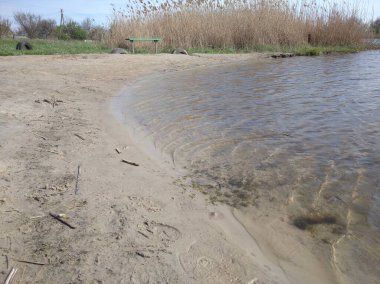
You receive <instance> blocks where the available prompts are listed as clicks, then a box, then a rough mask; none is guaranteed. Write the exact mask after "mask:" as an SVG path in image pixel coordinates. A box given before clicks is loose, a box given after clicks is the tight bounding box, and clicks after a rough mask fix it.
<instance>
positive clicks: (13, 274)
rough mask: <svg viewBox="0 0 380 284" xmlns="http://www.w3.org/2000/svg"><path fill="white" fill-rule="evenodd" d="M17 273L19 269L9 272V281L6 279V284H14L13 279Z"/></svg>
mask: <svg viewBox="0 0 380 284" xmlns="http://www.w3.org/2000/svg"><path fill="white" fill-rule="evenodd" d="M16 272H17V268H14V267H13V268H12V270H11V272H9V274H8V276H7V279H5V282H4V284H10V283H11V282H12V280H13V278H14V277H15V275H16Z"/></svg>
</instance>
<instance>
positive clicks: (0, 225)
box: [0, 54, 335, 283]
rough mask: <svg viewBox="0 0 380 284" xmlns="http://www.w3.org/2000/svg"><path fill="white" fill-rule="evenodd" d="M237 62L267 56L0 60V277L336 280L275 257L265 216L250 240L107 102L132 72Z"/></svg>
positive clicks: (308, 259)
mask: <svg viewBox="0 0 380 284" xmlns="http://www.w3.org/2000/svg"><path fill="white" fill-rule="evenodd" d="M248 59H249V60H255V59H257V60H270V59H265V58H264V56H263V55H260V54H250V55H214V56H212V55H209V56H206V55H202V56H183V55H162V54H159V55H67V56H18V57H2V58H0V74H1V76H0V86H1V88H0V101H1V103H0V215H1V218H0V272H1V273H2V274H1V275H3V276H1V277H0V279H2V278H4V280H5V278H6V276H7V275H8V273H9V272H10V271H11V269H12V268H13V267H15V268H17V269H18V273H16V275H15V278H14V281H16V282H17V281H19V282H18V283H53V282H54V283H148V282H151V283H161V282H165V283H335V279H334V277H333V273H332V272H331V271H330V270H329V269H326V270H324V269H325V267H324V266H323V265H320V263H319V262H318V261H317V259H315V258H314V257H313V256H312V255H309V254H307V253H303V254H300V253H294V252H293V255H294V254H295V255H296V257H295V259H297V261H302V262H303V263H309V264H310V265H304V267H305V269H308V271H297V268H295V267H299V266H296V265H294V264H292V263H291V260H292V256H291V255H290V256H289V260H287V259H285V258H286V255H285V256H284V253H285V251H286V250H285V248H284V246H286V243H285V244H282V242H283V241H284V240H285V239H286V240H288V241H289V240H292V238H293V236H292V235H291V232H293V231H292V230H289V231H285V228H286V226H285V225H281V230H282V231H281V232H283V234H281V235H280V234H278V233H277V234H272V235H271V242H270V243H271V244H273V243H274V239H273V238H275V237H276V238H278V240H277V243H278V248H274V250H273V248H272V247H269V246H267V245H266V244H267V243H266V241H265V239H266V238H265V236H266V234H267V232H266V231H265V222H267V220H266V219H263V220H262V221H261V222H259V223H262V224H260V226H258V227H257V228H256V230H257V236H258V237H257V238H254V237H252V234H250V233H248V231H247V230H246V229H245V227H243V226H242V225H241V224H240V223H239V222H237V221H236V219H235V217H234V214H232V213H231V210H230V209H228V208H227V207H224V206H213V205H210V204H207V202H206V201H205V198H204V196H203V195H201V194H200V193H198V192H196V191H195V190H192V189H191V188H190V187H189V188H186V187H181V186H178V185H176V183H175V176H174V174H173V173H171V172H170V171H168V170H167V169H165V168H164V167H162V166H161V165H160V164H158V163H157V161H155V160H152V159H151V158H150V157H148V156H147V155H146V154H144V152H143V151H142V149H141V148H139V146H138V145H134V144H133V143H132V140H131V139H130V137H129V136H128V133H127V131H126V129H125V127H124V126H123V125H122V124H121V123H120V122H119V121H118V120H117V119H116V118H115V117H114V116H113V114H112V111H111V106H110V105H111V104H110V102H111V98H112V97H113V96H115V95H117V94H118V92H119V91H120V90H121V89H122V88H123V87H125V86H126V85H128V84H132V83H133V82H134V80H136V79H138V78H140V77H141V76H145V75H149V74H153V73H160V72H175V71H177V70H184V69H189V68H203V67H206V66H210V65H215V64H224V63H231V62H238V61H240V60H248ZM136 95H138V94H136ZM157 95H159V94H157ZM116 149H117V150H116ZM123 159H124V160H127V161H132V162H134V163H137V164H138V165H139V166H138V167H135V166H131V165H129V164H126V163H122V162H121V160H123ZM79 169H80V170H79ZM50 213H51V214H53V215H54V214H55V215H58V216H59V217H60V218H62V220H64V221H65V222H66V223H68V224H70V225H71V226H72V227H70V226H67V225H65V223H62V222H59V220H57V219H56V218H52V217H51V214H50ZM239 214H240V213H238V212H235V215H237V216H238V215H239ZM257 218H259V216H256V217H255V219H257ZM248 223H249V222H248ZM272 224H273V223H272ZM289 227H290V225H289ZM248 229H250V230H249V231H250V232H252V231H255V228H253V229H252V228H248ZM271 230H272V227H271ZM269 233H270V232H269ZM286 234H288V235H286ZM295 237H297V236H295ZM292 242H293V240H292ZM294 242H296V241H294ZM294 246H295V245H294ZM276 249H278V250H279V251H281V253H280V254H277V253H276ZM279 256H281V257H282V258H279ZM300 256H302V257H303V258H302V259H300ZM31 262H34V263H35V264H33V263H31ZM302 270H303V269H302Z"/></svg>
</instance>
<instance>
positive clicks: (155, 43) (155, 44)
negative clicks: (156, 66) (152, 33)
mask: <svg viewBox="0 0 380 284" xmlns="http://www.w3.org/2000/svg"><path fill="white" fill-rule="evenodd" d="M154 49H155V51H156V54H157V41H156V40H155V41H154Z"/></svg>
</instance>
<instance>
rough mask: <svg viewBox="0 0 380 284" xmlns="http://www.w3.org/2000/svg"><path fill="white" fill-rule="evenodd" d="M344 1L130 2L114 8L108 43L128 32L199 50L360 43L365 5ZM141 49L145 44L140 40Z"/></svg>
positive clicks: (114, 43) (119, 43) (116, 42)
mask: <svg viewBox="0 0 380 284" xmlns="http://www.w3.org/2000/svg"><path fill="white" fill-rule="evenodd" d="M353 2H354V3H358V2H357V1H356V2H355V1H351V2H350V1H349V0H348V2H347V1H344V2H343V1H340V0H325V1H314V0H298V1H285V0H229V1H226V0H225V1H213V0H187V1H180V0H167V1H166V2H164V3H163V4H151V2H149V1H139V0H134V1H131V2H130V4H128V5H127V6H126V8H125V9H124V10H118V11H114V14H113V20H112V24H111V27H110V33H109V34H108V35H107V37H106V42H107V44H108V45H109V46H120V47H125V46H126V45H127V42H126V41H125V38H126V37H161V38H162V39H163V41H162V43H161V47H162V48H164V49H170V48H173V47H183V48H186V49H189V50H200V51H212V50H213V51H222V52H236V51H284V50H286V49H296V48H301V49H302V48H304V47H305V46H313V47H315V46H319V47H329V48H330V49H331V47H333V48H341V47H349V48H350V49H352V48H353V49H357V48H360V47H361V45H362V39H363V38H365V37H367V29H366V26H365V25H364V24H363V23H362V21H361V19H363V18H364V14H365V12H364V10H365V9H364V8H363V7H360V5H359V4H353ZM140 48H144V45H141V46H140Z"/></svg>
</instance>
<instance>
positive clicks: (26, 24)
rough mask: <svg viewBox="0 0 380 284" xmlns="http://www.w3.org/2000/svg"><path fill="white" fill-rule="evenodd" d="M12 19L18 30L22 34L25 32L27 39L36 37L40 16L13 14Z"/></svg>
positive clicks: (21, 13)
mask: <svg viewBox="0 0 380 284" xmlns="http://www.w3.org/2000/svg"><path fill="white" fill-rule="evenodd" d="M14 19H15V21H16V22H17V23H18V24H19V25H20V30H21V31H22V32H25V33H26V34H27V35H28V37H30V38H36V37H38V29H39V24H40V22H41V16H38V15H34V14H31V13H23V12H17V13H15V14H14Z"/></svg>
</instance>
